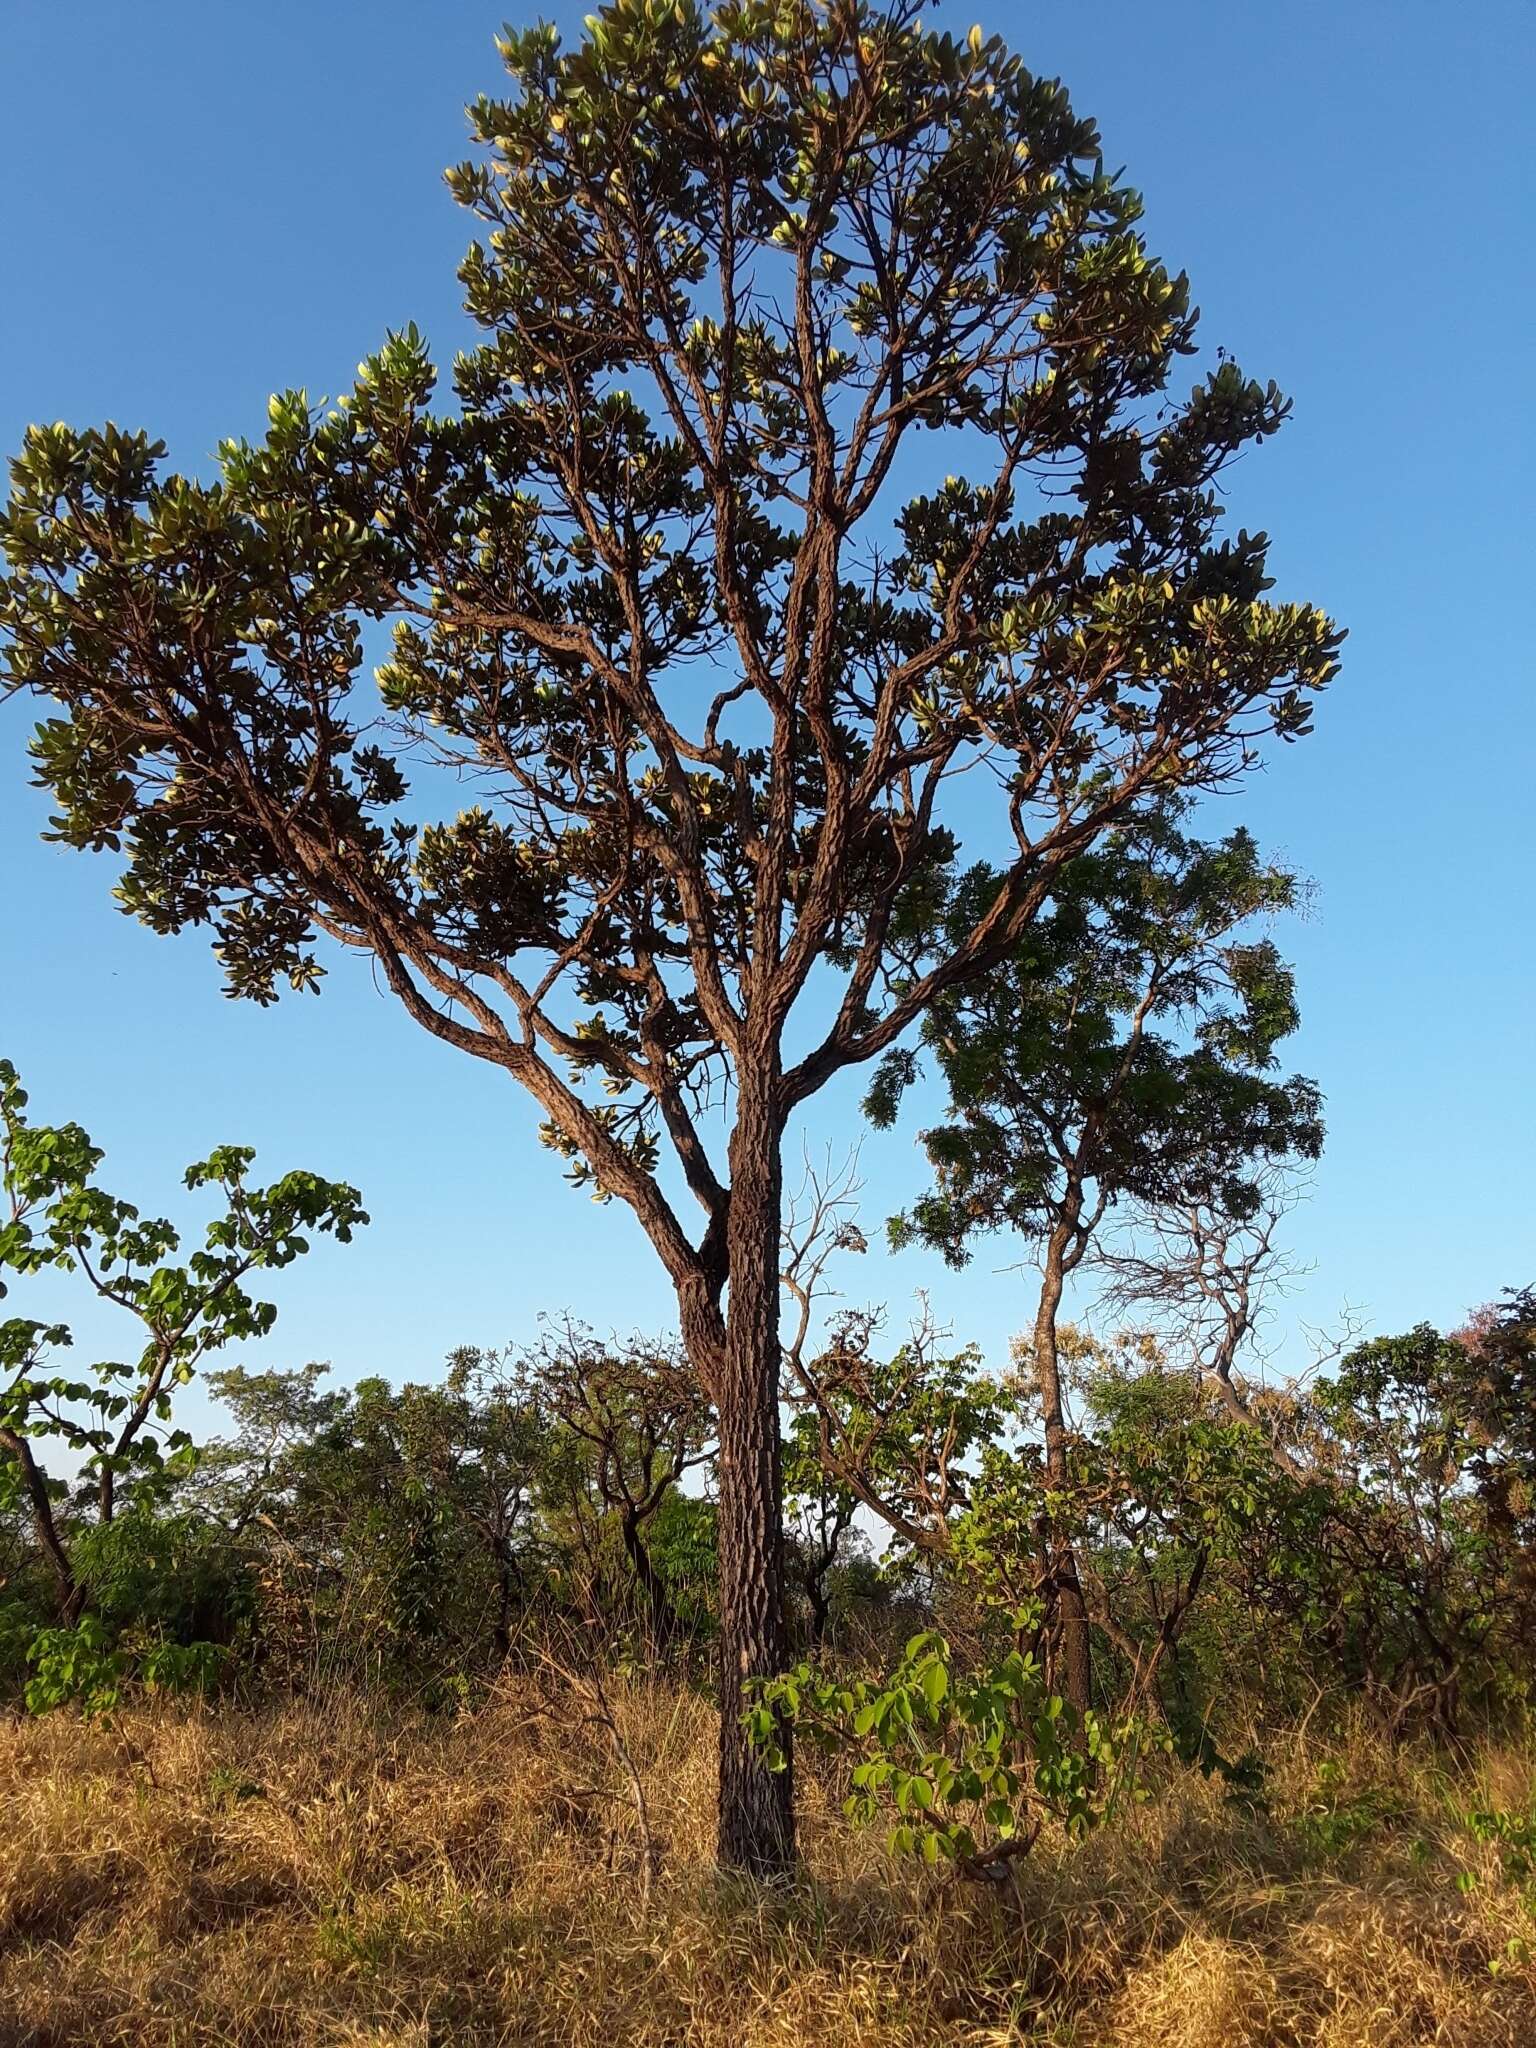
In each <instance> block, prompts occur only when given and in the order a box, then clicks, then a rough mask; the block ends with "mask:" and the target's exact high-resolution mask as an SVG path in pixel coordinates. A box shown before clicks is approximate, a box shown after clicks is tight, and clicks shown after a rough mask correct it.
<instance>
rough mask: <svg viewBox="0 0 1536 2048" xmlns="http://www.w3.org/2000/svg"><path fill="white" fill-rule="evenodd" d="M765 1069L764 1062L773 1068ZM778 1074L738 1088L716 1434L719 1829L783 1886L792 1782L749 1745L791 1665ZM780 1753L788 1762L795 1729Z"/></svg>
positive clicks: (756, 1869) (733, 1863) (747, 1078)
mask: <svg viewBox="0 0 1536 2048" xmlns="http://www.w3.org/2000/svg"><path fill="white" fill-rule="evenodd" d="M765 1064H766V1063H765ZM775 1078H776V1077H775V1076H774V1075H773V1074H772V1073H771V1072H769V1071H762V1070H759V1071H757V1072H754V1073H749V1074H744V1075H743V1076H742V1077H741V1080H740V1088H739V1095H738V1106H737V1119H736V1128H735V1131H734V1132H733V1134H732V1138H731V1196H730V1221H729V1227H728V1235H727V1243H728V1247H729V1260H730V1278H729V1283H728V1284H729V1289H730V1292H729V1297H728V1301H727V1305H726V1329H725V1356H724V1360H723V1364H722V1367H721V1370H720V1372H719V1374H718V1375H717V1384H716V1387H715V1397H716V1406H717V1409H718V1412H719V1424H720V1521H719V1535H720V1831H719V1854H720V1861H721V1863H722V1864H724V1865H725V1866H727V1867H728V1868H731V1869H737V1870H746V1871H750V1872H752V1873H753V1874H754V1875H755V1876H758V1877H777V1876H782V1875H783V1874H784V1873H785V1872H787V1871H788V1870H790V1869H791V1868H792V1867H793V1864H794V1860H795V1808H794V1782H793V1773H792V1771H791V1770H790V1769H789V1768H787V1767H786V1768H785V1769H784V1770H782V1771H770V1770H768V1769H767V1768H766V1767H765V1765H764V1764H763V1762H762V1760H761V1758H760V1757H759V1756H758V1754H757V1752H756V1751H755V1750H754V1749H753V1747H752V1746H751V1744H750V1743H749V1742H748V1741H747V1738H746V1733H745V1730H744V1729H743V1727H742V1719H741V1717H742V1714H743V1711H744V1709H745V1708H746V1706H747V1704H748V1690H747V1687H748V1681H750V1680H752V1679H755V1678H770V1677H774V1676H776V1675H777V1674H778V1673H779V1672H781V1671H782V1670H783V1669H784V1667H785V1662H786V1643H785V1631H784V1536H783V1516H782V1504H781V1498H780V1495H781V1485H782V1481H781V1473H780V1465H779V1230H780V1210H781V1205H782V1186H781V1168H780V1161H779V1139H780V1131H779V1124H778V1117H777V1111H776V1105H775V1103H774V1100H773V1090H774V1084H775ZM782 1740H783V1748H784V1751H785V1755H786V1757H787V1756H788V1754H789V1738H788V1730H786V1731H785V1733H784V1736H783V1738H782Z"/></svg>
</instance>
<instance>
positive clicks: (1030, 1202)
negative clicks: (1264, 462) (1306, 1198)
mask: <svg viewBox="0 0 1536 2048" xmlns="http://www.w3.org/2000/svg"><path fill="white" fill-rule="evenodd" d="M996 886H997V877H996V875H995V873H994V872H993V871H992V870H991V869H990V868H987V867H979V868H977V869H975V870H973V871H972V872H971V873H970V874H968V875H966V876H965V877H963V878H962V880H961V882H960V884H959V886H958V887H957V889H956V890H955V893H954V897H953V899H952V901H951V903H950V905H949V906H948V909H947V912H946V917H945V922H944V925H943V926H942V927H941V930H944V931H946V932H947V933H956V932H960V931H963V930H965V929H968V928H969V926H970V924H971V923H972V921H973V919H974V917H975V914H976V908H977V905H978V904H979V903H980V902H982V901H984V900H987V899H989V898H990V896H991V895H992V893H993V891H994V890H995V888H996ZM1294 893H1295V885H1294V882H1293V880H1292V877H1291V876H1290V875H1288V874H1286V873H1285V872H1284V871H1283V870H1280V869H1277V868H1274V867H1271V866H1268V865H1266V864H1265V863H1263V862H1262V861H1261V860H1260V859H1259V857H1258V854H1257V851H1256V849H1255V847H1254V844H1253V841H1252V839H1251V838H1250V837H1249V836H1248V834H1247V833H1245V832H1234V833H1232V834H1231V835H1230V836H1229V837H1228V838H1226V839H1224V840H1221V841H1219V842H1217V843H1215V844H1203V843H1201V842H1200V841H1197V840H1193V839H1191V838H1189V837H1188V836H1187V834H1186V833H1185V832H1184V831H1183V830H1182V829H1181V828H1180V825H1179V822H1178V817H1177V812H1176V808H1175V807H1174V806H1172V805H1170V806H1166V807H1164V808H1163V809H1161V810H1159V811H1157V812H1155V813H1153V814H1152V815H1151V816H1148V817H1146V818H1143V819H1141V820H1139V821H1138V822H1137V823H1136V824H1135V825H1134V826H1132V827H1130V828H1127V829H1125V830H1123V831H1119V832H1116V833H1114V834H1113V835H1111V836H1110V837H1109V838H1108V839H1107V840H1106V842H1105V843H1104V845H1103V846H1102V847H1100V848H1098V849H1096V850H1095V851H1093V852H1091V853H1088V854H1086V855H1084V856H1083V857H1081V858H1080V859H1079V860H1077V861H1075V862H1073V863H1072V864H1071V865H1070V866H1069V867H1067V868H1066V869H1064V870H1063V872H1062V874H1061V875H1060V876H1059V877H1058V881H1057V887H1056V891H1055V894H1054V897H1053V900H1052V903H1051V905H1050V908H1049V910H1048V912H1047V913H1046V914H1044V915H1043V916H1041V917H1040V918H1038V919H1037V920H1036V922H1035V924H1034V925H1033V927H1032V928H1031V931H1030V934H1029V936H1028V939H1027V940H1026V941H1025V942H1024V943H1023V944H1022V945H1021V946H1020V947H1019V949H1018V950H1017V952H1015V953H1014V954H1013V955H1011V956H1010V957H1009V958H1007V959H1006V960H1005V961H1003V962H1002V963H1001V964H1000V965H999V966H998V967H997V968H995V969H994V970H993V971H992V972H991V973H989V974H987V975H984V976H980V977H978V978H976V979H974V980H972V981H970V982H967V983H966V984H964V985H960V986H955V987H951V988H949V989H947V990H945V991H943V992H942V993H940V994H939V995H938V996H937V997H936V998H935V1000H934V1002H933V1004H932V1005H931V1007H930V1009H929V1011H928V1014H927V1016H926V1017H925V1018H924V1020H923V1026H922V1034H921V1044H922V1046H923V1047H924V1048H926V1049H928V1050H929V1051H930V1052H931V1053H932V1055H933V1057H934V1058H935V1060H936V1062H937V1065H938V1067H939V1070H940V1072H941V1074H942V1076H943V1079H944V1082H945V1086H946V1091H947V1095H948V1104H947V1108H946V1114H945V1120H944V1121H943V1122H942V1123H940V1124H938V1125H936V1126H935V1127H933V1128H932V1129H930V1130H928V1131H925V1132H924V1134H923V1141H924V1144H925V1145H926V1147H927V1151H928V1156H929V1159H930V1161H931V1162H932V1164H933V1167H934V1170H935V1185H934V1187H933V1190H932V1191H931V1192H930V1193H929V1194H927V1195H925V1196H923V1198H922V1199H921V1200H920V1201H919V1202H917V1203H916V1204H915V1205H914V1207H913V1208H912V1210H911V1211H910V1212H909V1213H908V1214H907V1215H905V1216H900V1217H897V1218H896V1219H895V1220H894V1221H893V1223H892V1225H891V1233H892V1237H893V1239H894V1241H895V1242H896V1243H898V1244H902V1243H907V1242H911V1241H914V1240H915V1241H917V1242H920V1243H925V1244H928V1245H931V1246H934V1247H936V1248H937V1249H938V1250H940V1251H942V1253H943V1254H944V1256H945V1258H946V1259H947V1260H948V1261H949V1263H950V1264H951V1265H955V1266H959V1265H963V1264H964V1263H965V1262H966V1260H967V1259H968V1258H969V1257H970V1255H971V1248H972V1245H973V1243H974V1241H975V1239H976V1237H977V1236H978V1235H981V1234H983V1233H986V1232H993V1231H997V1230H1002V1229H1007V1230H1012V1231H1015V1232H1017V1233H1019V1234H1020V1235H1021V1236H1022V1237H1023V1238H1024V1239H1025V1240H1026V1242H1027V1243H1028V1244H1029V1245H1030V1246H1031V1247H1032V1248H1033V1249H1034V1250H1035V1251H1037V1253H1038V1256H1039V1261H1040V1272H1041V1283H1040V1293H1039V1299H1038V1303H1037V1307H1036V1312H1035V1317H1034V1326H1033V1330H1032V1333H1031V1336H1030V1339H1029V1341H1028V1343H1027V1345H1023V1346H1021V1347H1020V1349H1021V1352H1022V1354H1023V1356H1024V1357H1025V1359H1026V1360H1027V1367H1028V1370H1029V1371H1030V1373H1031V1375H1032V1377H1033V1381H1034V1385H1035V1390H1036V1393H1037V1395H1038V1398H1039V1402H1040V1410H1041V1421H1042V1424H1043V1428H1044V1436H1045V1452H1046V1464H1045V1474H1046V1481H1047V1485H1048V1487H1050V1488H1053V1489H1055V1490H1057V1491H1061V1490H1062V1489H1063V1488H1064V1487H1065V1485H1066V1482H1067V1465H1068V1437H1069V1431H1068V1425H1067V1417H1066V1410H1065V1406H1064V1402H1063V1389H1062V1375H1061V1367H1060V1360H1059V1356H1058V1341H1057V1328H1058V1323H1059V1320H1060V1314H1061V1304H1062V1298H1063V1295H1064V1292H1065V1289H1066V1286H1067V1282H1068V1280H1069V1279H1070V1278H1071V1276H1072V1275H1073V1274H1074V1273H1075V1272H1077V1271H1078V1270H1079V1269H1080V1268H1081V1267H1082V1266H1083V1264H1084V1262H1085V1260H1087V1259H1088V1258H1089V1257H1090V1254H1091V1253H1092V1251H1093V1249H1094V1246H1095V1239H1096V1235H1097V1233H1098V1232H1099V1230H1100V1228H1101V1226H1102V1225H1103V1224H1104V1222H1105V1220H1106V1218H1107V1217H1108V1216H1109V1215H1110V1214H1111V1212H1112V1211H1113V1210H1114V1209H1115V1207H1116V1205H1117V1204H1125V1203H1129V1204H1132V1205H1134V1206H1136V1207H1138V1208H1139V1209H1141V1210H1142V1211H1144V1212H1146V1211H1150V1212H1151V1213H1152V1214H1154V1215H1156V1214H1157V1213H1158V1211H1159V1210H1160V1209H1161V1208H1163V1207H1165V1206H1167V1205H1169V1204H1188V1203H1194V1204H1200V1203H1202V1202H1206V1203H1210V1202H1215V1203H1217V1204H1219V1205H1220V1206H1221V1207H1222V1209H1223V1210H1224V1211H1226V1212H1229V1213H1235V1214H1237V1215H1238V1216H1243V1215H1247V1214H1251V1213H1252V1211H1253V1209H1254V1208H1255V1207H1256V1206H1257V1204H1258V1202H1259V1188H1258V1186H1257V1184H1256V1182H1255V1179H1254V1176H1255V1174H1259V1173H1262V1172H1263V1171H1264V1169H1265V1168H1266V1166H1268V1165H1270V1164H1272V1162H1273V1161H1274V1160H1275V1159H1277V1158H1285V1157H1288V1156H1290V1155H1292V1154H1297V1153H1299V1154H1301V1155H1303V1156H1305V1157H1308V1158H1311V1157H1315V1156H1316V1154H1317V1152H1318V1150H1319V1148H1320V1146H1321V1143H1322V1123H1321V1118H1320V1113H1319V1098H1318V1093H1317V1090H1316V1088H1315V1087H1314V1086H1313V1084H1312V1083H1311V1082H1309V1081H1304V1080H1301V1079H1297V1078H1293V1079H1291V1080H1289V1081H1285V1082H1281V1081H1278V1080H1276V1079H1275V1078H1274V1077H1273V1074H1272V1071H1271V1070H1272V1068H1273V1067H1274V1065H1275V1047H1276V1045H1277V1043H1278V1042H1279V1040H1280V1039H1282V1038H1283V1037H1284V1036H1285V1035H1286V1034H1287V1033H1289V1032H1290V1031H1292V1030H1294V1029H1295V1026H1296V1022H1297V1013H1296V1004H1295V997H1294V991H1293V987H1292V980H1291V975H1290V973H1289V971H1288V969H1287V968H1286V967H1285V966H1284V965H1283V963H1282V962H1281V960H1280V958H1279V956H1278V954H1277V953H1276V951H1275V948H1274V946H1273V945H1272V944H1271V943H1270V942H1269V941H1268V940H1267V939H1262V938H1258V939H1256V938H1254V937H1253V936H1251V935H1246V934H1244V932H1243V927H1244V925H1245V924H1246V923H1247V922H1248V921H1249V920H1251V919H1253V918H1255V917H1256V916H1259V915H1262V914H1266V913H1273V912H1275V911H1278V910H1282V909H1285V908H1287V907H1289V905H1290V904H1291V903H1292V901H1293V899H1294ZM920 1057H921V1055H920V1053H919V1052H917V1051H913V1050H907V1049H901V1050H898V1051H896V1052H893V1053H889V1054H887V1055H886V1057H885V1059H884V1060H883V1061H882V1063H881V1066H880V1068H879V1070H878V1072H877V1075H876V1078H875V1083H874V1086H873V1088H872V1089H871V1091H870V1095H869V1098H868V1103H867V1107H868V1109H869V1112H870V1114H871V1115H872V1116H873V1118H874V1120H875V1121H876V1122H877V1123H880V1124H888V1123H890V1122H891V1121H892V1120H893V1119H894V1116H895V1113H896V1107H897V1104H898V1102H899V1100H900V1097H901V1094H902V1092H903V1090H904V1089H905V1087H906V1086H907V1085H908V1084H909V1083H910V1082H911V1081H912V1080H913V1079H914V1077H915V1075H916V1073H917V1071H918V1066H919V1061H920ZM1040 1540H1041V1549H1042V1555H1043V1557H1044V1558H1045V1560H1046V1567H1045V1575H1044V1585H1043V1588H1042V1591H1043V1595H1044V1599H1045V1603H1046V1612H1047V1617H1048V1619H1049V1621H1050V1623H1051V1626H1052V1629H1053V1631H1054V1632H1055V1634H1056V1636H1057V1638H1058V1640H1059V1644H1060V1652H1061V1656H1060V1666H1061V1668H1060V1671H1059V1673H1053V1674H1052V1675H1053V1677H1055V1678H1056V1679H1057V1682H1058V1683H1059V1686H1060V1689H1061V1691H1062V1693H1063V1695H1064V1697H1065V1698H1067V1699H1068V1700H1069V1701H1070V1702H1071V1703H1072V1705H1073V1706H1074V1707H1076V1708H1077V1710H1078V1712H1079V1714H1081V1713H1082V1711H1083V1710H1084V1709H1085V1708H1086V1707H1087V1705H1088V1703H1089V1698H1090V1687H1091V1663H1090V1631H1089V1623H1088V1612H1087V1608H1086V1606H1085V1604H1084V1600H1083V1594H1082V1588H1081V1586H1080V1585H1079V1582H1078V1570H1077V1561H1076V1559H1075V1557H1074V1555H1073V1551H1072V1546H1071V1544H1070V1543H1068V1542H1066V1541H1064V1540H1063V1538H1062V1535H1061V1532H1060V1531H1059V1530H1058V1531H1055V1532H1054V1533H1053V1532H1052V1530H1051V1529H1050V1527H1049V1526H1048V1524H1044V1523H1043V1524H1042V1529H1041V1539H1040Z"/></svg>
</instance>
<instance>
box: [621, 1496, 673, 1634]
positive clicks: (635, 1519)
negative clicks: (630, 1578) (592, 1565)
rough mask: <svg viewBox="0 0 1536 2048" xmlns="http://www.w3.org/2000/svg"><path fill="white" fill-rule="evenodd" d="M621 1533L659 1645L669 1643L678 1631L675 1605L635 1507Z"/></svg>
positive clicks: (626, 1515)
mask: <svg viewBox="0 0 1536 2048" xmlns="http://www.w3.org/2000/svg"><path fill="white" fill-rule="evenodd" d="M619 1533H620V1535H621V1536H622V1537H623V1539H624V1555H625V1556H626V1557H627V1558H628V1559H629V1568H630V1570H631V1571H632V1572H633V1573H634V1575H635V1579H636V1582H637V1584H638V1585H639V1587H640V1590H641V1592H642V1593H643V1594H644V1595H645V1603H646V1606H647V1607H648V1608H649V1610H650V1616H651V1626H652V1628H653V1629H654V1630H655V1631H656V1639H657V1641H658V1642H662V1643H665V1642H668V1641H670V1640H671V1638H672V1635H673V1634H674V1632H675V1629H676V1624H677V1618H676V1616H675V1615H674V1614H673V1612H672V1603H671V1601H670V1600H668V1598H667V1589H666V1587H665V1586H664V1585H663V1584H662V1582H661V1576H660V1574H659V1573H658V1572H657V1570H656V1567H655V1565H653V1564H652V1563H651V1553H650V1551H649V1550H648V1549H647V1548H646V1544H645V1538H644V1537H643V1536H642V1535H641V1533H640V1518H639V1516H638V1515H637V1514H636V1513H635V1512H634V1510H633V1509H632V1508H625V1509H624V1510H623V1511H622V1512H621V1513H620V1516H619Z"/></svg>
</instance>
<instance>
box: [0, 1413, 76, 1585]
mask: <svg viewBox="0 0 1536 2048" xmlns="http://www.w3.org/2000/svg"><path fill="white" fill-rule="evenodd" d="M0 1449H4V1450H7V1451H9V1452H10V1454H11V1456H12V1457H13V1458H14V1459H15V1460H16V1463H17V1464H18V1465H19V1466H20V1468H21V1483H22V1486H23V1488H24V1489H25V1491H26V1496H27V1505H28V1507H29V1508H30V1509H31V1511H32V1528H33V1532H34V1534H35V1535H36V1537H37V1541H38V1547H39V1549H40V1550H41V1551H42V1553H43V1555H44V1557H46V1558H47V1560H48V1562H49V1564H50V1565H51V1566H52V1567H53V1575H54V1577H55V1578H56V1579H57V1580H58V1582H59V1598H60V1601H61V1603H62V1607H63V1619H64V1620H65V1621H66V1622H67V1623H68V1624H69V1625H70V1626H73V1625H74V1623H75V1622H77V1621H78V1620H79V1619H80V1610H81V1608H82V1607H83V1606H84V1604H85V1600H84V1594H83V1592H82V1589H81V1587H80V1584H79V1581H78V1580H77V1579H76V1577H75V1573H74V1567H73V1565H71V1563H70V1561H69V1552H68V1551H67V1550H66V1549H65V1548H64V1543H63V1540H62V1538H61V1537H60V1535H59V1530H58V1524H57V1523H56V1522H55V1521H54V1519H53V1502H52V1500H51V1499H50V1498H49V1494H48V1480H47V1477H46V1475H45V1474H44V1472H43V1468H42V1467H41V1466H40V1465H39V1464H38V1462H37V1460H36V1458H35V1457H33V1455H32V1446H31V1444H30V1443H28V1441H27V1439H26V1438H25V1437H24V1436H22V1435H21V1434H20V1433H19V1432H18V1431H16V1430H11V1429H0Z"/></svg>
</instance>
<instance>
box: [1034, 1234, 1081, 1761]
mask: <svg viewBox="0 0 1536 2048" xmlns="http://www.w3.org/2000/svg"><path fill="white" fill-rule="evenodd" d="M1067 1243H1068V1235H1067V1233H1066V1232H1065V1230H1064V1229H1062V1228H1058V1229H1056V1230H1055V1231H1053V1232H1052V1233H1051V1237H1050V1241H1049V1243H1048V1244H1047V1246H1046V1254H1045V1270H1044V1274H1043V1277H1042V1280H1041V1286H1040V1307H1039V1310H1038V1312H1037V1314H1036V1316H1035V1336H1034V1354H1035V1381H1036V1385H1037V1386H1038V1387H1039V1390H1040V1407H1041V1412H1042V1418H1043V1421H1044V1427H1045V1475H1046V1480H1047V1483H1048V1484H1049V1485H1050V1486H1051V1488H1052V1489H1053V1490H1057V1489H1061V1488H1064V1487H1065V1486H1066V1483H1067V1426H1066V1417H1065V1413H1064V1410H1063V1406H1062V1399H1061V1358H1060V1354H1059V1352H1058V1349H1057V1343H1056V1323H1057V1317H1058V1316H1059V1314H1060V1312H1061V1296H1062V1290H1063V1286H1064V1284H1065V1258H1066V1249H1067ZM1045 1542H1046V1554H1047V1558H1048V1575H1047V1580H1046V1597H1047V1603H1048V1608H1049V1610H1051V1612H1048V1615H1047V1619H1048V1620H1049V1619H1051V1618H1054V1620H1055V1623H1056V1632H1057V1637H1058V1640H1059V1642H1060V1645H1061V1659H1060V1662H1061V1668H1060V1671H1059V1673H1058V1674H1057V1680H1056V1683H1057V1687H1058V1690H1059V1691H1060V1693H1061V1696H1062V1698H1063V1699H1064V1700H1066V1702H1067V1704H1068V1705H1069V1706H1071V1707H1074V1708H1075V1709H1076V1710H1077V1714H1078V1721H1079V1726H1081V1721H1082V1716H1083V1714H1085V1713H1086V1712H1087V1710H1088V1707H1089V1705H1090V1704H1091V1702H1092V1698H1093V1650H1092V1640H1091V1635H1090V1631H1089V1624H1088V1609H1087V1607H1086V1606H1085V1605H1084V1602H1083V1589H1082V1585H1081V1582H1080V1581H1079V1579H1078V1575H1077V1556H1076V1553H1075V1552H1074V1550H1073V1548H1072V1542H1071V1539H1070V1537H1068V1536H1066V1535H1064V1534H1063V1533H1062V1532H1061V1531H1060V1530H1059V1529H1056V1528H1048V1529H1047V1530H1046V1531H1045Z"/></svg>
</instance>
